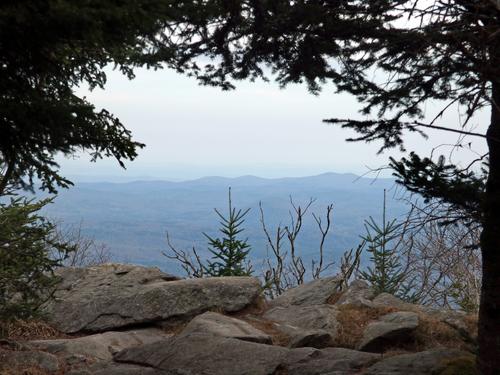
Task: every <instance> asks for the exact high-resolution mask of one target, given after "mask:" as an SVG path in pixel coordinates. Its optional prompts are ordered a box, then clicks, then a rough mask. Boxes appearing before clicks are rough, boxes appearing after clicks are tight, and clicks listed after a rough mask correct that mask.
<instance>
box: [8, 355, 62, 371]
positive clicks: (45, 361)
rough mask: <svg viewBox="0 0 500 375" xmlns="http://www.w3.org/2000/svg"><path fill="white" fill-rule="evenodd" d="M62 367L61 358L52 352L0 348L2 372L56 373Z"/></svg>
mask: <svg viewBox="0 0 500 375" xmlns="http://www.w3.org/2000/svg"><path fill="white" fill-rule="evenodd" d="M61 369H62V365H61V363H60V362H59V359H58V358H57V357H56V356H55V355H52V354H50V353H46V352H42V351H39V350H22V351H2V350H0V374H7V375H10V374H30V373H32V372H27V371H38V373H42V374H54V375H56V374H59V373H60V371H61ZM4 371H5V372H4ZM35 373H37V372H35Z"/></svg>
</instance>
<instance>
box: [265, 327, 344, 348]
mask: <svg viewBox="0 0 500 375" xmlns="http://www.w3.org/2000/svg"><path fill="white" fill-rule="evenodd" d="M274 328H275V329H276V330H277V331H279V332H280V333H281V334H282V335H284V336H285V337H287V338H288V340H287V341H288V345H287V346H288V347H289V348H304V347H310V348H317V349H322V348H327V347H329V346H332V345H333V343H334V341H333V340H334V337H333V335H332V334H331V333H330V332H328V331H326V330H324V329H307V328H299V327H295V326H291V325H289V324H280V323H274Z"/></svg>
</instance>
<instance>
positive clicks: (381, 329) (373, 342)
mask: <svg viewBox="0 0 500 375" xmlns="http://www.w3.org/2000/svg"><path fill="white" fill-rule="evenodd" d="M417 327H418V315H417V314H416V313H414V312H410V311H398V312H394V313H391V314H387V315H384V316H382V317H380V318H379V320H377V321H375V322H372V323H370V324H369V325H368V326H367V327H366V329H365V331H364V332H363V338H362V339H361V342H360V343H359V344H358V349H359V350H363V351H368V352H379V353H382V352H384V351H385V350H386V349H387V348H390V347H397V346H399V345H401V344H405V343H406V342H408V341H411V340H412V337H413V336H412V333H413V331H415V329H416V328H417Z"/></svg>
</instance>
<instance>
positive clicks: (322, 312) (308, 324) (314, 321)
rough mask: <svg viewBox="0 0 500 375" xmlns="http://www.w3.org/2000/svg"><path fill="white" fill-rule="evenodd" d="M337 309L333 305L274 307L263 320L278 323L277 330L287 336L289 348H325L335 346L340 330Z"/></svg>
mask: <svg viewBox="0 0 500 375" xmlns="http://www.w3.org/2000/svg"><path fill="white" fill-rule="evenodd" d="M336 316H337V309H336V308H335V307H333V306H331V305H315V306H298V305H290V306H287V307H280V306H278V307H274V308H272V309H271V310H269V311H267V312H266V313H265V314H264V315H263V318H264V319H267V320H270V321H273V322H275V323H278V324H276V325H275V327H276V329H277V330H278V331H280V332H282V333H283V334H285V335H287V336H288V337H289V338H290V340H289V346H290V347H292V348H299V347H305V346H310V347H314V348H325V347H328V346H331V345H333V342H334V340H335V337H336V335H337V330H338V322H337V319H336Z"/></svg>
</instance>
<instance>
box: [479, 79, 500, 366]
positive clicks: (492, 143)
mask: <svg viewBox="0 0 500 375" xmlns="http://www.w3.org/2000/svg"><path fill="white" fill-rule="evenodd" d="M492 98H493V104H492V112H491V124H490V126H489V128H488V132H487V135H488V147H489V152H490V160H489V161H490V166H489V176H488V181H487V184H486V197H485V201H484V211H483V212H484V222H483V232H482V234H481V252H482V257H483V280H482V289H481V302H480V307H479V356H478V366H479V370H480V371H481V374H482V375H493V374H499V373H500V82H493V90H492Z"/></svg>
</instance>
